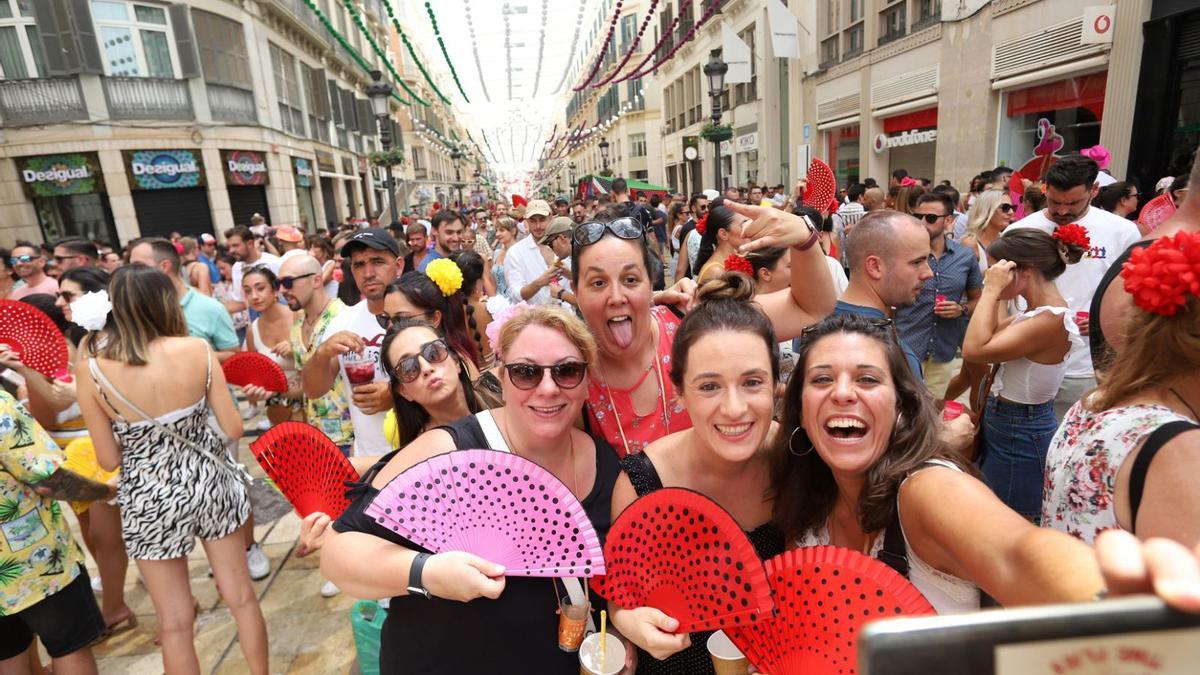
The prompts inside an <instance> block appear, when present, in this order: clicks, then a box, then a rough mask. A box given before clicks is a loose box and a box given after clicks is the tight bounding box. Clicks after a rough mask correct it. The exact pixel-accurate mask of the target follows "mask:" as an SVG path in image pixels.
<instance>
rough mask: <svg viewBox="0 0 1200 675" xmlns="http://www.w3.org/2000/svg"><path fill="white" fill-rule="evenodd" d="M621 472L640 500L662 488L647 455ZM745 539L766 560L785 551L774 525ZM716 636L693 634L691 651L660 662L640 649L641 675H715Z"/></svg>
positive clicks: (624, 464) (628, 460)
mask: <svg viewBox="0 0 1200 675" xmlns="http://www.w3.org/2000/svg"><path fill="white" fill-rule="evenodd" d="M621 470H622V471H624V472H625V475H626V476H629V482H630V483H632V484H633V489H634V491H635V492H637V494H638V496H639V497H641V496H643V495H646V494H649V493H651V492H654V491H655V490H660V489H662V487H663V484H662V479H661V478H659V477H658V470H657V469H655V468H654V463H653V462H651V461H650V458H649V457H647V456H646V453H644V452H639V453H637V454H633V455H626V456H625V459H622V460H621ZM746 536H747V537H749V538H750V543H751V544H754V552H755V553H757V554H758V557H759V558H761V559H763V560H766V559H767V558H772V557H774V556H777V555H779V554H780V553H783V551H784V548H785V545H784V537H783V531H782V530H780V529H779V528H778V527H776V526H775V523H770V522H768V523H763V524H762V525H759V526H758V527H756V528H754V531H753V532H747V533H746ZM713 632H714V631H702V632H698V633H692V634H691V638H692V646H691V647H688V648H687V649H685V650H683V651H681V652H679V653H677V654H672V655H671V656H669V657H667V659H666V660H663V661H659V660H658V659H656V658H654V657H653V656H650V654H649V653H647V652H645V651H643V650H642V649H640V648H639V649H638V666H637V672H638V675H715V671H714V670H713V665H712V658H711V657H710V656H709V655H708V646H707V644H706V643H707V641H708V636H710V635H712V634H713Z"/></svg>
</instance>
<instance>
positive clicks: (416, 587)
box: [408, 553, 433, 600]
mask: <svg viewBox="0 0 1200 675" xmlns="http://www.w3.org/2000/svg"><path fill="white" fill-rule="evenodd" d="M429 558H430V555H429V554H428V553H418V554H417V557H415V558H413V561H412V567H410V568H409V569H408V594H409V595H419V596H421V597H423V598H425V599H426V600H429V599H431V598H432V597H433V595H432V594H431V593H430V592H429V589H427V588H425V585H424V584H422V583H421V570H422V569H423V568H424V567H425V561H427V560H429Z"/></svg>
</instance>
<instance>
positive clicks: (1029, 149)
mask: <svg viewBox="0 0 1200 675" xmlns="http://www.w3.org/2000/svg"><path fill="white" fill-rule="evenodd" d="M1107 80H1108V73H1107V72H1101V73H1094V74H1092V75H1084V76H1082V77H1073V78H1068V79H1066V80H1060V81H1058V82H1053V83H1050V84H1041V85H1037V86H1034V87H1029V88H1027V89H1020V90H1016V91H1010V92H1006V93H1005V95H1004V117H1003V118H1001V120H1000V134H999V147H998V148H997V156H998V157H999V158H1000V161H1001V162H1003V163H1004V164H1005V165H1006V166H1011V167H1014V168H1019V167H1021V166H1023V165H1025V164H1026V163H1028V162H1030V161H1031V160H1032V159H1033V158H1034V157H1035V156H1037V155H1045V154H1046V153H1048V152H1051V153H1054V154H1059V155H1065V154H1067V153H1071V152H1078V151H1079V150H1081V149H1083V148H1089V147H1091V146H1093V145H1096V144H1097V143H1099V142H1100V124H1101V121H1102V117H1103V114H1104V89H1105V84H1106V82H1107ZM1043 120H1044V122H1043ZM1050 126H1053V135H1051V134H1050V128H1049V127H1050Z"/></svg>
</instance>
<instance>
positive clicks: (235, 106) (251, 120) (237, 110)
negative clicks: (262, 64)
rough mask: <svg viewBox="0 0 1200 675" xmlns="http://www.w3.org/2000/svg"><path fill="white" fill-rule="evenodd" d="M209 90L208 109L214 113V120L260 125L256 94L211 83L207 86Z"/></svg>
mask: <svg viewBox="0 0 1200 675" xmlns="http://www.w3.org/2000/svg"><path fill="white" fill-rule="evenodd" d="M207 88H208V109H209V110H210V111H211V112H212V118H213V119H214V120H216V121H218V122H233V123H235V124H257V123H258V115H257V114H256V112H255V106H254V92H251V91H246V90H245V89H238V88H236V87H226V86H223V85H219V84H211V83H210V84H208V85H207Z"/></svg>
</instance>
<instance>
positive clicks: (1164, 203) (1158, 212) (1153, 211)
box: [1138, 192, 1177, 232]
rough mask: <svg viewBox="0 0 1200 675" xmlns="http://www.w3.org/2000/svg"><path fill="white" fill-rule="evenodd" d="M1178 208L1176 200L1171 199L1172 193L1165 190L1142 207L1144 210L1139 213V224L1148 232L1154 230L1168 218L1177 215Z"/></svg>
mask: <svg viewBox="0 0 1200 675" xmlns="http://www.w3.org/2000/svg"><path fill="white" fill-rule="evenodd" d="M1176 210H1177V208H1176V206H1175V202H1174V201H1172V200H1171V193H1169V192H1164V193H1162V194H1161V195H1159V196H1157V197H1155V198H1154V199H1151V200H1150V201H1148V202H1146V205H1145V206H1143V207H1142V212H1141V214H1139V215H1138V225H1140V226H1141V227H1142V229H1143V230H1144V231H1146V232H1153V231H1154V230H1155V229H1157V228H1158V226H1159V225H1162V224H1163V223H1164V222H1166V220H1167V219H1168V218H1170V217H1171V216H1173V215H1175V211H1176Z"/></svg>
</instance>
